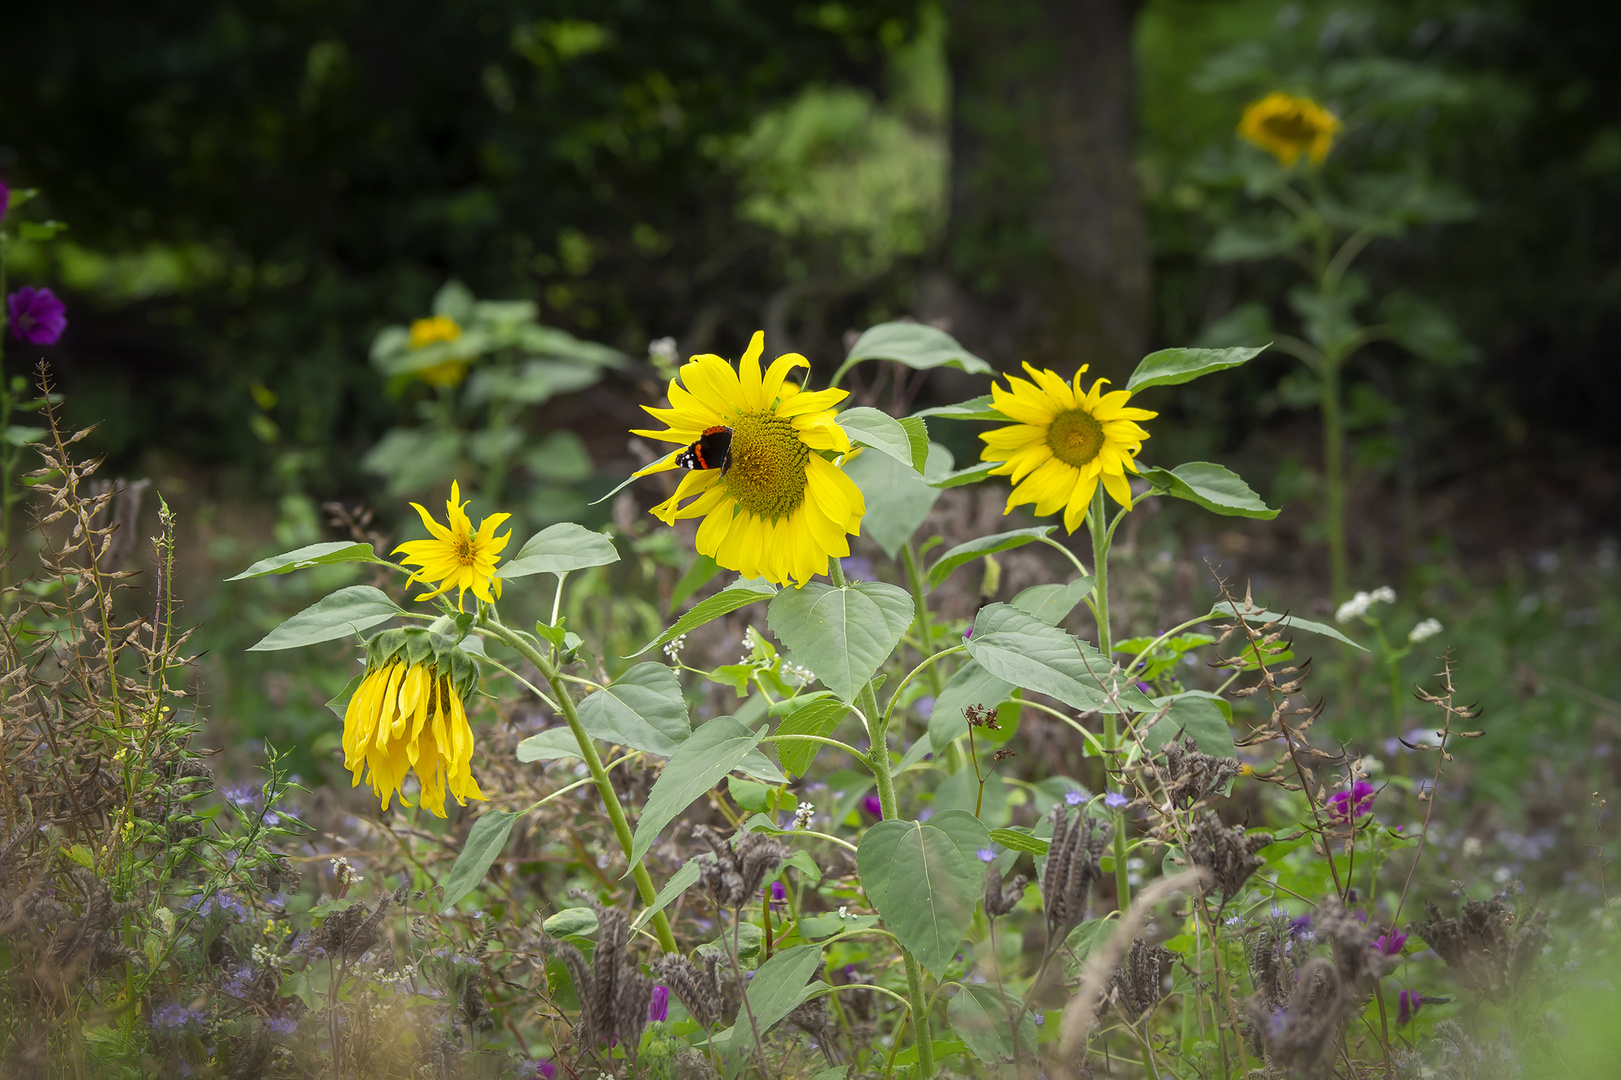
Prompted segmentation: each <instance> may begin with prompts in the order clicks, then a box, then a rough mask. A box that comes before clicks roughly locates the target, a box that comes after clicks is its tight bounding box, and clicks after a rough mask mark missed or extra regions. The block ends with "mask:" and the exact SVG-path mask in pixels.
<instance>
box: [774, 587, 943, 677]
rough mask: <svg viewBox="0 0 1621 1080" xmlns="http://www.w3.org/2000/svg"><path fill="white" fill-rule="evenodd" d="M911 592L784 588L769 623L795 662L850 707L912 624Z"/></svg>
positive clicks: (889, 589) (887, 588) (893, 588)
mask: <svg viewBox="0 0 1621 1080" xmlns="http://www.w3.org/2000/svg"><path fill="white" fill-rule="evenodd" d="M912 616H913V608H912V598H911V596H910V595H908V594H907V592H906V590H904V589H900V588H896V587H895V586H894V585H886V584H884V583H882V582H877V581H862V582H857V583H856V584H854V585H846V586H843V587H842V588H840V587H835V586H832V585H825V584H823V583H821V582H819V581H813V582H811V583H810V584H809V585H806V586H805V587H804V588H803V589H784V590H782V591H781V592H780V593H778V594H777V595H776V597H775V598H774V599H773V600H772V601H771V608H770V612H769V615H768V616H767V621H768V623H769V625H770V627H771V632H772V633H773V634H774V635H776V638H777V640H778V641H780V642H782V643H783V645H785V646H787V648H788V650H789V651H790V652H792V653H793V656H794V659H795V660H796V661H797V662H798V663H801V664H803V665H804V666H806V667H808V668H810V669H811V671H813V672H815V673H816V677H817V678H818V679H820V680H822V685H823V686H825V687H827V688H828V689H829V690H831V691H833V692H834V693H835V694H837V695H838V696H839V698H840V700H842V701H845V702H853V701H855V697H856V694H858V693H860V691H861V688H862V687H863V686H865V685H866V683H867V680H868V679H870V678H872V676H873V672H875V671H877V670H878V668H879V667H880V666H882V664H883V662H884V661H885V660H887V659H889V654H890V653H892V652H894V651H895V646H896V645H898V644H900V640H901V635H902V634H904V633H906V628H907V627H908V626H910V625H911V624H912Z"/></svg>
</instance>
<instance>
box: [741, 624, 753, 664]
mask: <svg viewBox="0 0 1621 1080" xmlns="http://www.w3.org/2000/svg"><path fill="white" fill-rule="evenodd" d="M754 646H755V640H754V627H752V626H751V627H748V628H747V629H745V630H744V631H743V655H742V657H740V658H739V659H738V661H737V662H738V663H739V664H747V663H749V662H750V661H752V660H753V659H754Z"/></svg>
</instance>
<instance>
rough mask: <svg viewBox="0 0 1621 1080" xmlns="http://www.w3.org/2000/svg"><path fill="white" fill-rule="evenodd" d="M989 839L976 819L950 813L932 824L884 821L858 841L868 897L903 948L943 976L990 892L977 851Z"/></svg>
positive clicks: (858, 861) (858, 860) (958, 812)
mask: <svg viewBox="0 0 1621 1080" xmlns="http://www.w3.org/2000/svg"><path fill="white" fill-rule="evenodd" d="M990 842H991V841H990V833H989V832H988V831H987V830H986V828H985V826H984V825H983V824H981V823H980V821H979V819H978V818H976V817H974V815H972V814H970V813H967V812H965V811H962V810H945V811H942V812H941V813H938V814H935V815H934V816H933V817H931V818H930V819H929V820H928V821H897V820H894V819H890V820H888V821H880V822H879V823H878V824H876V825H874V826H873V827H872V828H870V829H868V830H867V831H866V833H864V834H863V835H862V837H861V845H860V847H859V848H858V849H857V851H856V868H857V870H859V871H860V874H861V887H862V888H863V889H864V890H865V891H866V893H867V898H868V899H870V900H871V901H872V903H873V906H874V907H876V908H877V909H878V914H879V915H881V916H883V919H884V924H885V925H886V926H888V927H889V928H890V929H891V930H892V931H894V933H895V936H896V937H897V938H899V939H900V943H901V944H902V945H904V946H905V947H906V948H908V949H910V950H911V951H912V955H913V956H916V957H917V958H918V961H919V962H920V963H922V965H923V966H924V967H926V968H928V969H929V970H930V971H932V972H934V973H935V975H937V976H939V975H942V974H943V973H944V971H945V969H946V965H947V964H948V963H950V962H951V958H952V957H953V956H955V955H956V952H957V945H958V943H959V942H961V941H962V936H963V933H964V931H966V930H967V928H968V924H969V922H970V921H971V920H972V919H973V915H974V905H975V903H977V902H978V901H979V899H980V898H981V896H982V895H983V893H984V891H985V864H984V863H982V862H980V861H979V856H978V855H977V852H978V851H979V849H980V848H987V847H989V846H990Z"/></svg>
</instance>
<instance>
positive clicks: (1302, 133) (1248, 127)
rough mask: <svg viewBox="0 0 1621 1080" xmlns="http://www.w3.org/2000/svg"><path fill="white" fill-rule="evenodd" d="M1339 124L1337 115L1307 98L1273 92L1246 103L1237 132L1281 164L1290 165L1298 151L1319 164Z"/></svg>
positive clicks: (1332, 140)
mask: <svg viewBox="0 0 1621 1080" xmlns="http://www.w3.org/2000/svg"><path fill="white" fill-rule="evenodd" d="M1340 126H1341V125H1340V118H1339V117H1337V116H1335V115H1334V114H1333V113H1331V112H1329V111H1328V110H1327V109H1325V108H1323V107H1322V106H1321V105H1319V104H1317V103H1316V102H1315V101H1313V100H1311V98H1302V97H1295V96H1294V95H1293V94H1285V93H1281V92H1279V91H1274V92H1272V93H1270V94H1268V95H1267V96H1266V97H1264V98H1262V99H1261V100H1259V101H1252V102H1251V103H1250V104H1249V106H1248V107H1247V108H1246V109H1245V110H1244V118H1243V119H1242V120H1240V121H1239V122H1238V133H1239V134H1240V135H1242V136H1244V138H1246V139H1248V140H1249V141H1250V142H1252V143H1254V144H1255V145H1256V146H1259V147H1260V148H1261V149H1262V150H1265V151H1266V152H1267V153H1269V154H1271V155H1272V156H1273V157H1275V158H1277V159H1278V160H1279V161H1280V162H1282V163H1283V164H1284V165H1285V166H1292V165H1294V163H1295V162H1296V161H1298V160H1299V159H1300V155H1301V154H1305V155H1306V156H1307V157H1308V158H1310V159H1311V163H1312V164H1313V165H1321V164H1322V163H1323V159H1324V158H1326V157H1328V151H1329V149H1330V148H1331V147H1332V146H1333V145H1334V136H1335V135H1336V134H1338V132H1339V130H1340Z"/></svg>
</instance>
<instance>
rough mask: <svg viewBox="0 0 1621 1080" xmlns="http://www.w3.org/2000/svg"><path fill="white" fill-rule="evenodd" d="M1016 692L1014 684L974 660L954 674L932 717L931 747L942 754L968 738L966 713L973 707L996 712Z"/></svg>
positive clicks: (942, 693)
mask: <svg viewBox="0 0 1621 1080" xmlns="http://www.w3.org/2000/svg"><path fill="white" fill-rule="evenodd" d="M1012 692H1013V684H1012V683H1010V682H1008V681H1007V680H1006V679H999V678H997V677H996V676H995V675H992V674H991V673H990V672H988V671H986V670H985V669H984V668H983V667H981V666H980V665H979V664H978V663H976V662H975V661H973V660H970V661H968V663H966V664H964V665H963V666H962V667H960V668H958V669H957V670H956V671H954V672H952V673H951V678H950V679H948V680H947V681H946V685H945V688H944V689H942V690H941V691H940V696H939V697H937V698H936V699H935V701H934V711H933V712H932V713H930V714H929V746H930V747H931V748H932V749H933V751H934V752H935V753H937V754H938V753H941V752H943V751H944V750H945V748H946V745H947V744H948V743H950V742H951V741H952V740H953V739H960V738H962V737H963V736H964V735H966V734H968V721H967V720H965V719H963V710H964V709H966V708H968V706H970V705H986V706H989V707H990V708H993V709H994V708H996V707H997V706H998V705H1000V704H1001V703H1002V702H1004V701H1006V700H1007V698H1008V695H1009V694H1011V693H1012Z"/></svg>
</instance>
